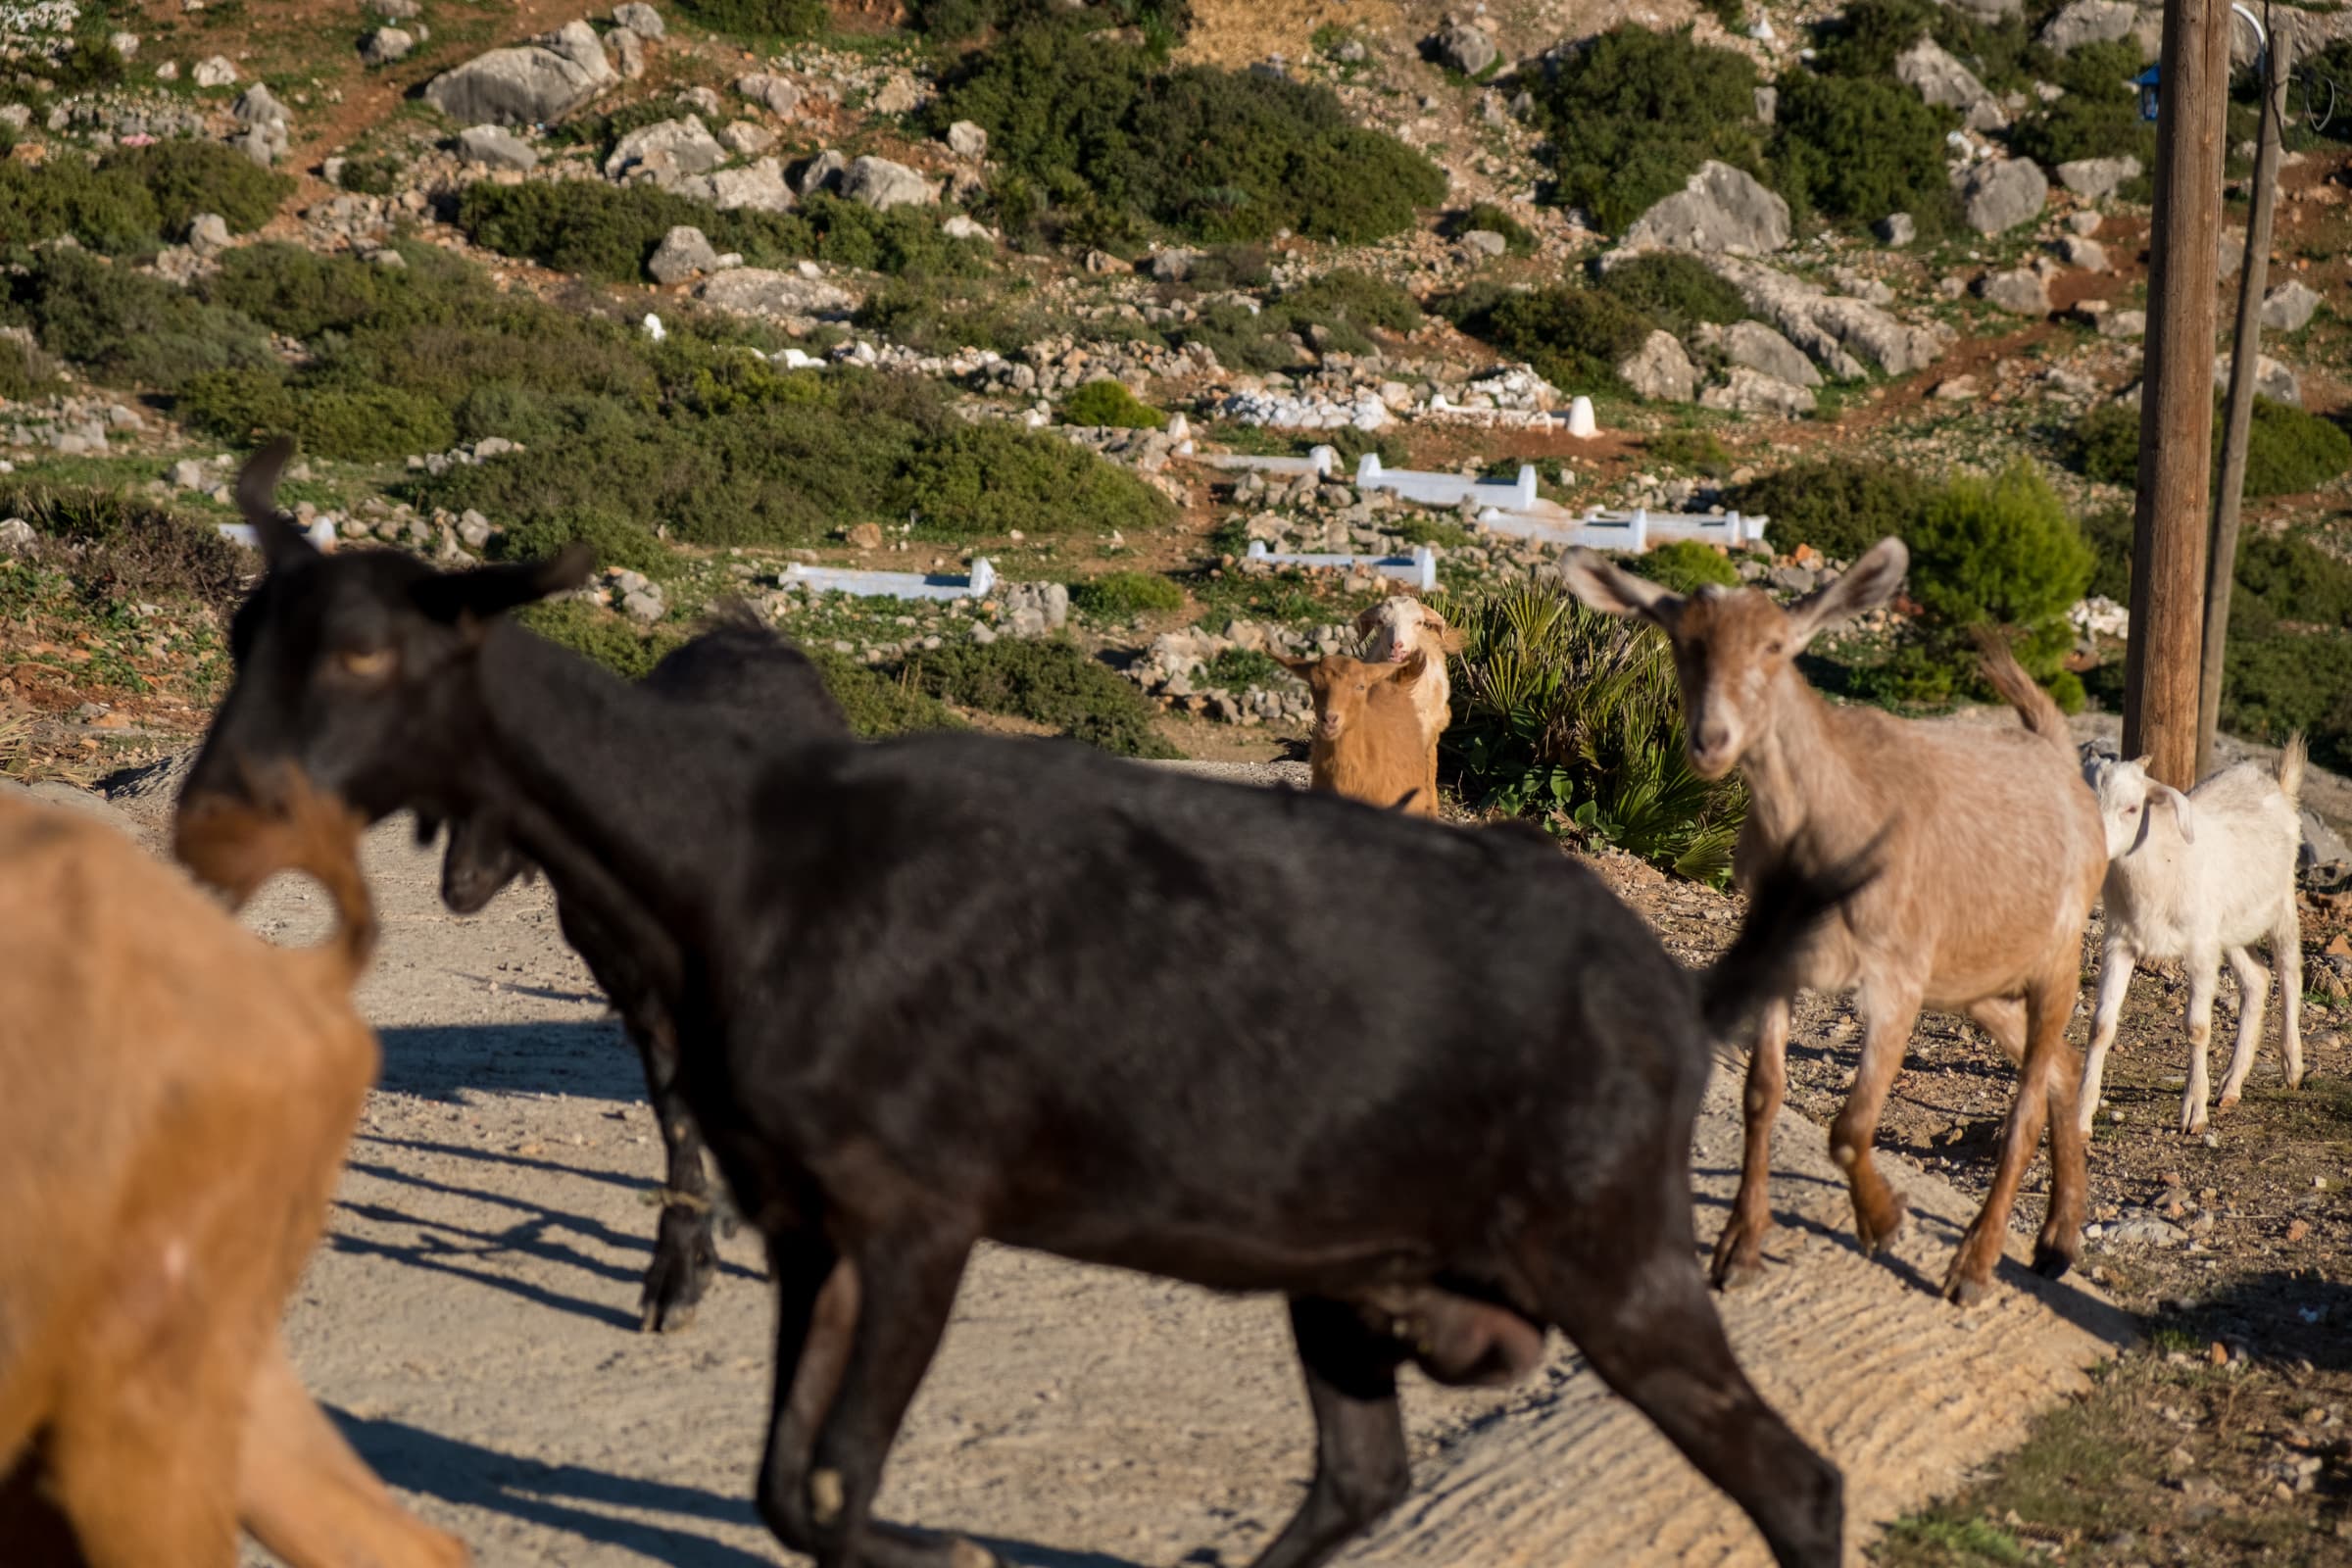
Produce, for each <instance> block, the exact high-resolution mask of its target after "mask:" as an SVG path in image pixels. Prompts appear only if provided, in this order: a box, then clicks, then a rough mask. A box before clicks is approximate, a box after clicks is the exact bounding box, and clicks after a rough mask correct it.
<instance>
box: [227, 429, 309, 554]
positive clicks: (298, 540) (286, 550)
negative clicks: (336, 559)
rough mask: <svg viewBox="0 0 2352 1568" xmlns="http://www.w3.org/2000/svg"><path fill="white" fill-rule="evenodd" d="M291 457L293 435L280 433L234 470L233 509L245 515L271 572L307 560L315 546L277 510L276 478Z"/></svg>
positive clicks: (283, 470)
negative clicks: (235, 505)
mask: <svg viewBox="0 0 2352 1568" xmlns="http://www.w3.org/2000/svg"><path fill="white" fill-rule="evenodd" d="M293 456H294V438H293V437H292V436H290V435H281V436H279V437H278V438H277V439H276V440H274V441H272V442H270V444H269V445H268V446H266V447H264V448H262V450H261V451H259V452H256V453H255V454H254V455H253V456H252V457H250V458H247V459H246V460H245V466H244V467H243V468H241V469H239V470H238V472H237V510H238V511H239V512H241V513H243V514H244V515H245V521H246V523H247V524H248V525H249V526H251V527H252V529H253V535H254V539H255V540H256V542H257V543H259V544H260V546H261V549H262V560H263V562H264V563H265V564H268V565H269V567H270V570H271V571H277V570H279V569H281V568H282V567H286V566H290V565H292V564H294V563H296V562H298V561H307V560H310V559H311V558H313V557H315V556H317V555H318V554H319V547H318V546H317V545H315V544H313V543H311V541H310V538H309V536H308V535H306V534H305V533H304V532H303V531H302V530H301V529H300V528H297V527H295V526H294V524H293V522H292V521H291V520H290V519H289V518H288V517H287V516H286V515H285V514H284V513H282V512H280V511H278V510H277V479H278V475H280V474H282V473H284V472H285V471H286V462H287V460H288V459H290V458H292V457H293Z"/></svg>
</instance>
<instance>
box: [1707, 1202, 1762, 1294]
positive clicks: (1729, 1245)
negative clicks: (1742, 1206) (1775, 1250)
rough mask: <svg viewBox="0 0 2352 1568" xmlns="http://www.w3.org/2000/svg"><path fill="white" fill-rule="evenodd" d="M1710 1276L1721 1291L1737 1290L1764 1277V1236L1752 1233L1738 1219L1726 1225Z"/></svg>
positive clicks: (1709, 1270) (1716, 1243)
mask: <svg viewBox="0 0 2352 1568" xmlns="http://www.w3.org/2000/svg"><path fill="white" fill-rule="evenodd" d="M1707 1277H1708V1278H1709V1279H1711V1280H1713V1281H1714V1282H1715V1288H1716V1289H1717V1290H1719V1291H1736V1290H1738V1289H1739V1288H1740V1286H1742V1285H1752V1284H1754V1283H1755V1282H1756V1281H1757V1280H1760V1279H1762V1278H1763V1277H1764V1243H1763V1239H1762V1238H1761V1237H1758V1236H1754V1235H1751V1234H1750V1233H1749V1232H1748V1231H1747V1230H1746V1228H1745V1227H1743V1226H1741V1225H1740V1222H1739V1221H1738V1220H1734V1221H1733V1222H1732V1223H1730V1224H1728V1225H1726V1226H1725V1227H1724V1228H1723V1234H1722V1235H1721V1236H1720V1237H1718V1238H1716V1241H1715V1261H1714V1264H1713V1265H1712V1266H1711V1267H1710V1268H1709V1269H1708V1270H1707Z"/></svg>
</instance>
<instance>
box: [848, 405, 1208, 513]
mask: <svg viewBox="0 0 2352 1568" xmlns="http://www.w3.org/2000/svg"><path fill="white" fill-rule="evenodd" d="M892 499H893V500H894V501H895V502H896V503H898V504H897V505H896V506H894V507H893V508H892V515H898V516H905V515H908V514H910V513H911V514H913V515H914V517H915V533H916V534H917V535H918V536H919V537H922V538H926V539H956V540H961V539H971V538H979V537H1001V536H1003V535H1005V534H1007V533H1010V532H1012V530H1014V529H1015V528H1018V529H1021V530H1023V531H1024V532H1027V533H1030V534H1054V533H1072V532H1081V531H1102V532H1108V531H1109V530H1111V529H1113V528H1120V529H1148V528H1152V527H1154V526H1157V525H1159V524H1161V523H1164V522H1165V521H1166V520H1167V518H1168V516H1169V515H1170V513H1171V511H1172V509H1171V508H1170V506H1169V504H1168V501H1167V499H1166V498H1165V497H1164V496H1162V495H1161V494H1160V493H1159V492H1158V491H1156V490H1154V489H1152V487H1151V486H1150V485H1148V484H1146V483H1144V481H1143V480H1142V479H1140V478H1138V477H1137V476H1136V475H1135V474H1134V473H1133V472H1132V471H1131V470H1129V469H1126V468H1122V467H1119V466H1115V465H1113V464H1108V463H1105V462H1103V460H1102V459H1100V458H1098V457H1096V456H1095V455H1094V454H1093V453H1091V452H1088V451H1086V450H1085V449H1084V448H1081V447H1076V446H1072V445H1071V444H1070V443H1069V442H1067V441H1065V440H1063V439H1061V438H1060V437H1058V436H1054V435H1049V434H1046V433H1045V432H1043V431H1037V430H1024V429H1021V428H1019V427H1018V426H1016V425H1013V424H1010V423H1007V422H1003V421H1000V422H995V423H990V424H965V423H963V422H962V421H961V420H954V421H952V422H951V423H950V425H949V426H948V428H947V429H946V430H945V431H944V432H943V433H942V434H940V435H939V436H938V437H936V438H934V439H932V440H930V441H927V442H925V443H924V444H923V445H921V446H919V447H917V448H916V449H915V450H914V451H913V452H911V453H909V454H908V455H907V457H906V459H905V460H903V462H902V464H901V466H900V471H899V475H898V478H897V482H896V484H895V486H894V489H893V497H892Z"/></svg>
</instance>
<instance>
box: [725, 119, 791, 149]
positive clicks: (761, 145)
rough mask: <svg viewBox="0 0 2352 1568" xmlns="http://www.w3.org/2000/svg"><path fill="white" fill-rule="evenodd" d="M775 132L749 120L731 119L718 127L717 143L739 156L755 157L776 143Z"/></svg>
mask: <svg viewBox="0 0 2352 1568" xmlns="http://www.w3.org/2000/svg"><path fill="white" fill-rule="evenodd" d="M776 139H777V138H776V133H775V132H774V131H772V130H770V129H768V128H767V127H766V126H765V125H762V124H759V123H755V122H753V121H749V120H737V121H731V122H729V123H726V124H724V125H721V126H719V127H718V144H719V145H720V146H721V147H724V148H725V149H726V150H727V151H729V152H731V153H733V154H735V155H736V156H737V157H739V158H757V157H759V156H760V154H761V153H763V152H766V151H767V150H768V149H769V148H770V147H773V146H774V145H775V144H776Z"/></svg>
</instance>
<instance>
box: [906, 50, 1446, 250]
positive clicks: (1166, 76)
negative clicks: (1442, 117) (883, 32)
mask: <svg viewBox="0 0 2352 1568" xmlns="http://www.w3.org/2000/svg"><path fill="white" fill-rule="evenodd" d="M958 120H969V121H972V122H975V123H978V124H979V125H981V126H982V127H983V128H984V129H986V130H987V131H988V133H989V152H990V156H991V157H992V158H995V159H997V160H999V161H1000V162H1001V163H1002V164H1003V166H1004V168H1005V169H1006V170H1007V171H1009V172H1014V173H1018V174H1020V175H1023V176H1024V177H1026V178H1027V179H1028V180H1030V181H1031V182H1032V186H1033V190H1034V191H1036V192H1039V193H1042V194H1045V195H1048V196H1051V197H1052V198H1053V199H1054V202H1055V204H1056V205H1057V206H1061V207H1084V206H1086V205H1088V204H1089V203H1091V204H1093V205H1094V206H1095V207H1096V209H1097V212H1096V214H1095V217H1096V219H1097V221H1101V220H1102V219H1103V218H1106V217H1108V216H1110V215H1112V214H1126V215H1130V216H1131V217H1132V218H1133V219H1136V220H1141V221H1149V222H1152V223H1157V224H1161V225H1164V226H1166V227H1169V228H1174V229H1178V230H1181V231H1183V232H1185V233H1188V234H1191V235H1194V236H1196V237H1198V238H1201V239H1207V240H1262V239H1266V238H1269V237H1271V236H1272V235H1273V234H1275V233H1276V232H1278V231H1280V230H1283V229H1289V230H1291V231H1293V232H1295V233H1298V234H1301V235H1304V236H1307V237H1309V238H1314V239H1331V240H1340V241H1344V242H1348V243H1361V242H1365V241H1369V240H1374V239H1380V238H1384V237H1386V236H1387V235H1390V234H1394V233H1396V232H1397V231H1398V230H1400V229H1403V228H1406V227H1408V226H1410V225H1411V224H1412V222H1413V221H1414V218H1415V212H1414V210H1415V209H1416V208H1420V207H1434V206H1436V205H1437V204H1438V203H1439V202H1440V201H1442V200H1443V199H1444V197H1445V191H1446V182H1445V177H1444V176H1443V175H1442V174H1441V173H1440V172H1438V169H1437V166H1436V165H1434V164H1432V163H1431V162H1430V161H1429V160H1428V159H1427V158H1425V157H1423V156H1422V155H1421V154H1420V153H1418V152H1416V151H1414V150H1413V149H1411V148H1408V147H1406V146H1405V145H1404V144H1403V143H1401V142H1399V141H1397V140H1396V139H1395V138H1393V137H1390V136H1386V135H1383V134H1381V133H1379V132H1377V131H1370V130H1365V129H1362V128H1360V127H1359V126H1357V125H1356V124H1355V123H1353V122H1352V121H1350V120H1349V119H1348V115H1347V113H1346V111H1345V110H1343V109H1342V108H1341V107H1340V102H1339V100H1338V99H1337V98H1336V97H1334V96H1333V95H1332V93H1331V91H1330V90H1329V89H1328V88H1325V87H1321V86H1311V85H1308V84H1305V83H1301V82H1296V81H1291V80H1288V79H1284V78H1279V77H1273V76H1264V75H1258V74H1255V73H1244V72H1231V71H1224V70H1221V69H1218V68H1216V67H1213V66H1205V65H1190V66H1181V67H1175V68H1168V67H1165V66H1163V65H1162V64H1160V63H1159V62H1158V61H1157V60H1156V59H1155V58H1154V57H1153V56H1152V54H1151V53H1150V52H1148V51H1146V50H1143V49H1138V48H1136V47H1134V46H1132V45H1129V44H1125V43H1121V42H1119V41H1117V40H1116V39H1114V38H1112V37H1110V36H1108V35H1106V34H1104V33H1102V32H1100V31H1098V30H1095V29H1093V28H1092V27H1090V26H1089V25H1087V23H1086V22H1085V21H1084V20H1083V19H1080V20H1077V21H1072V22H1062V23H1043V24H1038V25H1029V26H1024V27H1020V28H1018V29H1016V30H1015V31H1013V32H1012V33H1010V34H1009V35H1008V36H1005V37H1002V38H1000V39H999V40H998V41H997V42H996V44H995V45H994V46H993V47H990V48H988V49H985V50H981V51H978V52H976V53H974V54H971V55H969V56H967V57H965V59H964V60H963V61H961V62H960V63H959V64H957V65H956V66H955V67H954V68H952V69H951V70H950V71H949V72H948V73H947V74H946V75H945V76H944V77H943V78H942V80H941V83H940V91H939V95H938V97H937V99H936V100H935V101H934V103H933V105H932V109H931V123H932V124H933V126H934V128H937V129H941V130H944V129H945V128H946V127H947V126H948V125H949V124H950V123H953V122H955V121H958ZM1063 237H1064V240H1065V242H1066V243H1080V242H1083V243H1095V244H1103V248H1107V249H1113V250H1117V249H1119V248H1120V247H1119V245H1118V244H1117V243H1115V242H1116V241H1117V240H1119V239H1120V238H1121V237H1122V236H1121V235H1120V234H1118V233H1116V232H1113V231H1109V230H1105V229H1100V228H1098V229H1096V230H1094V231H1092V232H1091V233H1090V232H1088V231H1086V230H1084V229H1081V230H1077V231H1065V233H1064V236H1063ZM1105 241H1111V242H1113V243H1108V244H1104V242H1105Z"/></svg>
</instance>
